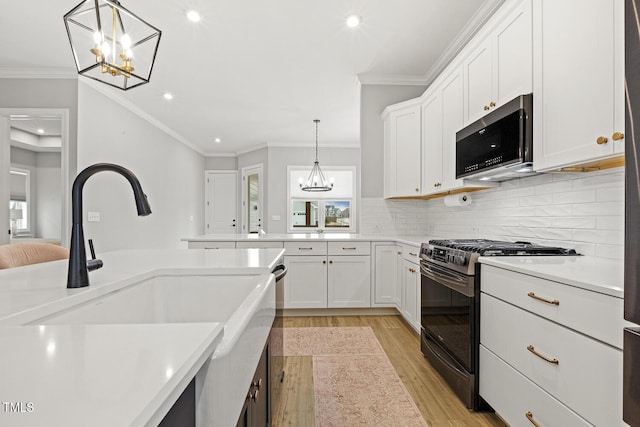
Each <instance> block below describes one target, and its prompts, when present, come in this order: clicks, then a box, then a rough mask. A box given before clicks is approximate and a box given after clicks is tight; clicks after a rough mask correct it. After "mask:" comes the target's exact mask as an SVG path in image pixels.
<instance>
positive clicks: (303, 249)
mask: <svg viewBox="0 0 640 427" xmlns="http://www.w3.org/2000/svg"><path fill="white" fill-rule="evenodd" d="M312 249H313V248H298V250H299V251H310V250H312Z"/></svg>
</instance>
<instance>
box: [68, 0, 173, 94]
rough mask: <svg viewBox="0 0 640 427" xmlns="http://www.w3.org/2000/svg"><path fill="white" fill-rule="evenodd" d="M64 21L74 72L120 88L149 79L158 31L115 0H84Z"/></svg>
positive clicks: (129, 86)
mask: <svg viewBox="0 0 640 427" xmlns="http://www.w3.org/2000/svg"><path fill="white" fill-rule="evenodd" d="M64 24H65V26H66V27H67V35H68V36H69V42H70V43H71V50H72V51H73V57H74V59H75V62H76V68H77V69H78V74H80V75H82V76H85V77H88V78H90V79H93V80H97V81H99V82H102V83H105V84H108V85H110V86H113V87H117V88H119V89H122V90H128V89H132V88H134V87H137V86H140V85H143V84H145V83H149V80H150V78H151V71H152V70H153V63H154V62H155V59H156V53H157V52H158V45H159V44H160V36H161V35H162V32H161V31H160V30H159V29H157V28H156V27H154V26H152V25H150V24H149V23H147V22H145V21H144V20H142V19H141V18H139V17H138V16H136V15H135V14H133V13H132V12H130V11H129V10H127V9H126V8H124V7H123V6H122V5H121V4H120V2H119V1H118V0H85V1H83V2H82V3H80V4H79V5H77V6H76V7H74V8H73V9H72V10H70V11H69V13H67V14H66V15H64Z"/></svg>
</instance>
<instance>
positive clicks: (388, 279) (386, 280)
mask: <svg viewBox="0 0 640 427" xmlns="http://www.w3.org/2000/svg"><path fill="white" fill-rule="evenodd" d="M375 257H376V259H375V273H374V286H373V288H374V295H373V301H372V303H373V304H375V305H387V306H388V305H393V304H395V303H396V301H397V298H398V296H397V281H398V247H397V246H396V245H376V246H375Z"/></svg>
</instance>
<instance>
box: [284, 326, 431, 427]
mask: <svg viewBox="0 0 640 427" xmlns="http://www.w3.org/2000/svg"><path fill="white" fill-rule="evenodd" d="M283 341H284V342H283V344H284V345H283V347H284V355H285V356H306V355H308V356H313V387H314V395H315V412H316V427H333V426H335V427H338V426H402V427H412V426H416V427H417V426H420V427H423V426H426V425H427V424H426V422H425V421H424V419H423V418H422V415H421V414H420V411H419V410H418V408H417V407H416V405H415V403H414V402H413V399H412V398H411V396H410V395H409V392H408V391H407V389H406V388H405V386H404V384H402V380H400V377H398V374H397V373H396V371H395V369H394V368H393V365H392V364H391V362H390V361H389V359H388V357H387V355H386V354H385V353H384V350H383V349H382V346H381V345H380V343H379V342H378V340H377V338H376V336H375V334H374V333H373V331H372V330H371V328H369V327H349V328H347V327H320V328H284V329H283Z"/></svg>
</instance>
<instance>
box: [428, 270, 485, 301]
mask: <svg viewBox="0 0 640 427" xmlns="http://www.w3.org/2000/svg"><path fill="white" fill-rule="evenodd" d="M420 273H421V274H422V275H423V276H426V277H428V278H429V279H431V280H434V281H435V282H437V283H440V284H442V285H445V286H446V287H448V288H450V289H452V290H454V291H456V292H459V293H462V294H465V295H466V296H470V297H472V296H473V295H474V290H473V281H472V280H473V279H471V282H470V280H469V277H468V276H463V275H460V274H456V273H454V272H451V271H446V270H444V269H442V268H438V267H436V266H434V265H431V264H426V263H424V262H422V263H420Z"/></svg>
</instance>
